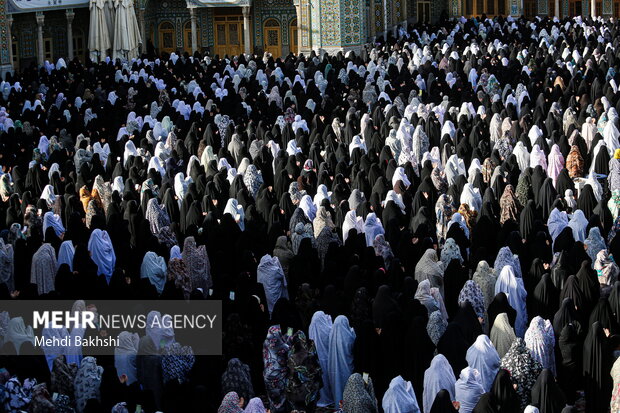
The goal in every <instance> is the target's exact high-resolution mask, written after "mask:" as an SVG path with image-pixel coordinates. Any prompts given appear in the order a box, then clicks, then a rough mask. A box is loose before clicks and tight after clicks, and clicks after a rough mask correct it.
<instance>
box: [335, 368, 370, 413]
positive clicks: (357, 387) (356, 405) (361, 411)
mask: <svg viewBox="0 0 620 413" xmlns="http://www.w3.org/2000/svg"><path fill="white" fill-rule="evenodd" d="M342 410H343V411H345V412H347V413H376V412H377V411H378V408H377V398H376V397H375V390H374V387H373V385H372V378H370V377H368V383H366V382H364V379H363V377H362V375H361V374H359V373H353V374H351V377H349V380H347V384H346V386H345V387H344V393H343V395H342Z"/></svg>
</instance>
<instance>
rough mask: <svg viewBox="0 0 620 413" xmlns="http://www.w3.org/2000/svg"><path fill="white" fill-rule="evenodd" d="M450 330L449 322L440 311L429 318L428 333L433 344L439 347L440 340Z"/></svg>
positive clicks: (434, 312)
mask: <svg viewBox="0 0 620 413" xmlns="http://www.w3.org/2000/svg"><path fill="white" fill-rule="evenodd" d="M447 328H448V321H447V320H446V319H445V318H444V316H443V314H442V313H441V311H440V310H436V311H433V312H432V313H431V314H430V316H429V317H428V323H427V325H426V332H427V333H428V337H429V338H430V339H431V341H432V342H433V344H435V345H437V343H439V339H441V336H443V333H444V332H445V331H446V329H447Z"/></svg>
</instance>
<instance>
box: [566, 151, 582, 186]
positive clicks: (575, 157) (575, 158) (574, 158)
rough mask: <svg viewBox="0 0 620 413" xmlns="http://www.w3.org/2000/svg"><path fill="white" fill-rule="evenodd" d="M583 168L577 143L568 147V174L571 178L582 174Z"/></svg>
mask: <svg viewBox="0 0 620 413" xmlns="http://www.w3.org/2000/svg"><path fill="white" fill-rule="evenodd" d="M583 168H584V161H583V157H582V156H581V153H580V152H579V147H578V146H577V145H573V146H572V147H571V148H570V152H569V153H568V156H567V157H566V169H568V176H570V177H571V178H578V177H581V176H583Z"/></svg>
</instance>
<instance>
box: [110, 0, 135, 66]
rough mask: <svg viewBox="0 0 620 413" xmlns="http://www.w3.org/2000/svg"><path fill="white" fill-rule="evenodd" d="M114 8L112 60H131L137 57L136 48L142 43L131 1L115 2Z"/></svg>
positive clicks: (120, 0) (121, 0)
mask: <svg viewBox="0 0 620 413" xmlns="http://www.w3.org/2000/svg"><path fill="white" fill-rule="evenodd" d="M114 7H115V9H116V16H115V18H114V47H113V48H112V58H113V59H118V58H120V59H127V60H131V59H133V58H136V57H138V55H139V53H138V47H139V46H140V43H142V39H141V38H140V29H139V28H138V19H137V18H136V10H135V8H134V5H133V0H115V4H114Z"/></svg>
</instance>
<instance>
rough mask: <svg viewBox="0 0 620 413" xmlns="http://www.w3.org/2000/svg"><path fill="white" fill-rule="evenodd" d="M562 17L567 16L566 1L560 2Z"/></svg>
mask: <svg viewBox="0 0 620 413" xmlns="http://www.w3.org/2000/svg"><path fill="white" fill-rule="evenodd" d="M562 16H568V0H562Z"/></svg>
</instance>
